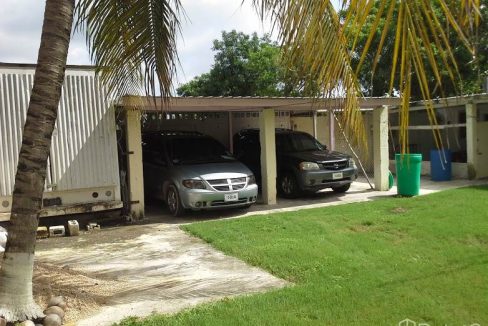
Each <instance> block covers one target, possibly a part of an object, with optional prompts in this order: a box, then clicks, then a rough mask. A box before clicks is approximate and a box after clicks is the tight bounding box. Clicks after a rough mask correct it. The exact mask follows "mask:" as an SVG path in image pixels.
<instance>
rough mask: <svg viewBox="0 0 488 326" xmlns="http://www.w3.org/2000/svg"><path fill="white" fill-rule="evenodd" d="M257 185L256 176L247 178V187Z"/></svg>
mask: <svg viewBox="0 0 488 326" xmlns="http://www.w3.org/2000/svg"><path fill="white" fill-rule="evenodd" d="M255 184H256V177H255V176H254V175H252V174H251V175H248V176H247V185H255Z"/></svg>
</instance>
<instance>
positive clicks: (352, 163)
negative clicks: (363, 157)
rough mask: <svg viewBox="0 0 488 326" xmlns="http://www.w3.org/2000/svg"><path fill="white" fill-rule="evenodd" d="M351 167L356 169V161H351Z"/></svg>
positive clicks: (351, 159)
mask: <svg viewBox="0 0 488 326" xmlns="http://www.w3.org/2000/svg"><path fill="white" fill-rule="evenodd" d="M349 167H350V168H356V161H354V159H353V158H350V159H349Z"/></svg>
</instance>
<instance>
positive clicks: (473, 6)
mask: <svg viewBox="0 0 488 326" xmlns="http://www.w3.org/2000/svg"><path fill="white" fill-rule="evenodd" d="M446 1H447V0H379V1H378V0H351V1H350V5H349V6H348V7H347V9H346V10H347V15H346V18H345V20H344V27H345V28H344V29H343V31H344V33H345V37H344V38H345V39H349V40H355V39H356V38H357V37H358V35H359V33H364V29H363V26H364V23H365V21H366V20H367V17H368V16H369V15H370V14H371V10H372V8H373V6H372V5H371V3H375V4H376V5H377V6H379V9H378V11H377V14H376V17H375V18H374V21H373V23H372V26H373V28H371V29H370V30H369V33H370V34H369V37H368V39H367V42H366V44H365V46H364V48H363V50H362V53H361V54H360V64H359V65H361V64H362V63H363V62H364V58H365V57H366V55H367V54H368V53H371V52H375V53H376V55H375V60H374V63H373V67H374V68H375V67H376V65H377V63H378V61H379V59H380V55H381V50H382V46H383V43H384V41H385V37H386V35H387V34H388V31H389V30H390V29H391V28H394V29H395V40H394V50H393V60H392V69H391V77H390V93H392V92H393V91H398V92H399V94H400V96H401V97H402V101H401V103H402V104H401V113H400V143H401V151H402V152H403V153H405V152H407V151H408V124H409V119H408V116H409V105H410V94H411V90H412V82H413V78H415V79H416V83H417V84H418V85H419V86H418V87H419V89H420V92H421V94H422V97H423V99H424V100H425V103H426V108H427V112H428V117H429V120H430V123H431V124H432V125H436V124H437V121H436V117H435V113H434V108H433V104H432V98H431V92H432V89H430V86H429V79H431V80H434V81H435V84H436V85H437V86H436V87H437V88H439V89H440V90H441V92H442V86H443V85H442V76H441V73H440V71H441V65H442V68H444V69H445V70H446V71H447V74H448V76H449V78H450V80H451V81H452V82H453V84H454V85H455V81H456V80H457V79H458V78H460V77H459V73H458V66H457V63H456V60H455V58H454V55H453V51H452V49H451V42H452V40H450V39H449V35H448V34H447V31H446V30H448V29H451V30H453V31H455V32H456V34H457V36H458V39H459V40H461V41H462V42H463V43H464V45H465V46H466V47H468V48H469V49H472V45H471V44H470V42H469V40H468V37H467V35H466V33H465V30H467V29H466V28H465V26H466V25H469V26H470V27H473V28H475V27H476V26H477V24H479V5H480V3H479V0H466V1H450V2H446ZM436 10H437V11H439V10H440V11H441V13H442V15H443V16H444V17H445V23H442V22H441V21H440V20H439V18H438V14H437V13H436ZM395 11H396V12H397V15H396V16H394V15H393V14H392V13H393V12H395ZM380 21H382V26H383V30H382V31H381V40H380V42H379V46H378V48H376V49H372V48H371V44H372V42H371V41H372V39H373V38H374V37H375V34H376V33H377V28H378V26H379V25H380V24H379V22H380ZM446 25H447V26H446ZM353 51H354V42H353ZM357 69H358V71H359V69H360V67H358V68H357ZM397 78H398V79H399V80H397ZM397 81H398V85H399V86H398V89H394V85H395V84H396V82H397ZM432 130H433V133H434V139H435V142H436V145H437V146H438V147H442V138H441V137H440V131H439V129H437V128H433V129H432Z"/></svg>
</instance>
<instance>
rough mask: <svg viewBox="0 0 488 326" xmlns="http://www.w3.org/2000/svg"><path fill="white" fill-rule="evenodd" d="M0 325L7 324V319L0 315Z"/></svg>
mask: <svg viewBox="0 0 488 326" xmlns="http://www.w3.org/2000/svg"><path fill="white" fill-rule="evenodd" d="M0 326H7V321H6V320H5V319H4V318H2V317H0Z"/></svg>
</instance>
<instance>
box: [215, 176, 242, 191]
mask: <svg viewBox="0 0 488 326" xmlns="http://www.w3.org/2000/svg"><path fill="white" fill-rule="evenodd" d="M207 182H208V183H209V184H210V185H211V186H212V187H213V188H214V189H215V190H217V191H233V190H240V189H244V187H245V186H246V183H247V178H246V177H242V178H231V179H213V180H207Z"/></svg>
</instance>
